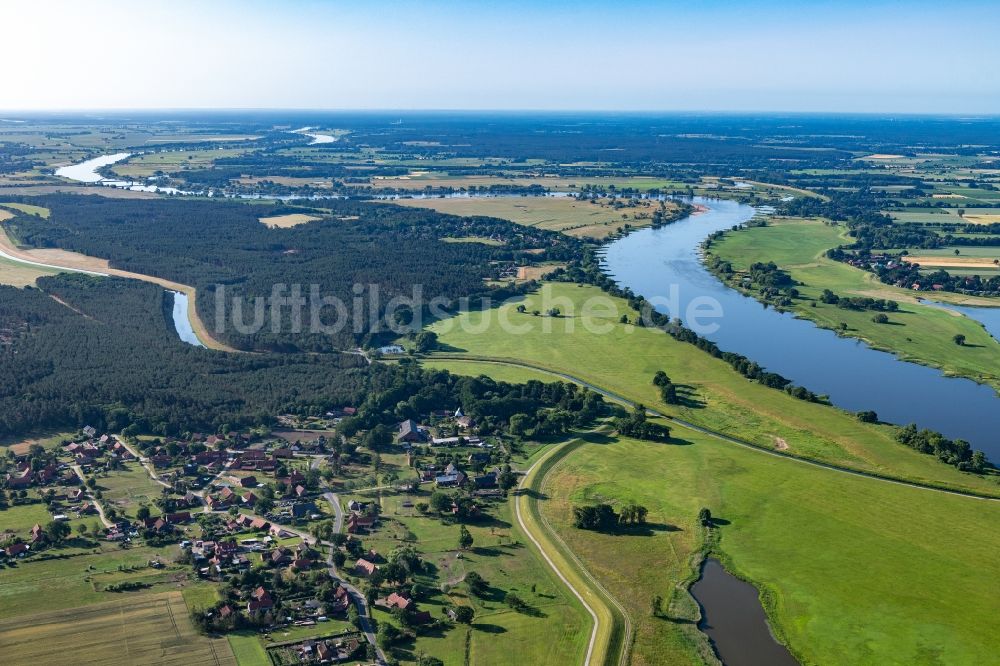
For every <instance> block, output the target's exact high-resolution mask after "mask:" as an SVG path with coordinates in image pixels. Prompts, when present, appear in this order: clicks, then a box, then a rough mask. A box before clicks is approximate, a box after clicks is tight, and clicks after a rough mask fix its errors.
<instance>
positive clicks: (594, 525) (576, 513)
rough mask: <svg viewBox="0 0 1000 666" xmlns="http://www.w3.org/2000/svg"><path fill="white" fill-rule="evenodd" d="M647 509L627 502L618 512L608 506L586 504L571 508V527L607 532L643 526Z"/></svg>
mask: <svg viewBox="0 0 1000 666" xmlns="http://www.w3.org/2000/svg"><path fill="white" fill-rule="evenodd" d="M648 513H649V509H647V508H646V507H644V506H642V505H640V504H636V503H634V502H629V503H628V504H626V505H624V506H623V507H622V509H621V511H620V512H618V511H615V508H614V507H613V506H612V505H610V504H604V503H602V504H588V505H584V506H574V507H573V526H574V527H577V528H579V529H582V530H595V531H598V532H609V531H612V530H615V529H618V528H620V527H623V526H628V525H643V524H645V523H646V516H647V514H648Z"/></svg>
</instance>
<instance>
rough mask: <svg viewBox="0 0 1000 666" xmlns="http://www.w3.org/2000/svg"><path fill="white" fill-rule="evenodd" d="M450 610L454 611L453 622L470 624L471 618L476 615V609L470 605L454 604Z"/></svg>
mask: <svg viewBox="0 0 1000 666" xmlns="http://www.w3.org/2000/svg"><path fill="white" fill-rule="evenodd" d="M452 612H453V613H455V622H461V623H462V624H472V619H473V618H474V617H475V616H476V611H474V610H472V608H471V607H470V606H456V607H455V609H454V610H453V611H452Z"/></svg>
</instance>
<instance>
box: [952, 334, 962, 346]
mask: <svg viewBox="0 0 1000 666" xmlns="http://www.w3.org/2000/svg"><path fill="white" fill-rule="evenodd" d="M952 340H954V341H955V344H956V345H958V346H959V347H962V346H964V345H965V336H964V335H962V334H961V333H956V334H955V337H953V338H952Z"/></svg>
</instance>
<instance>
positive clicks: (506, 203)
mask: <svg viewBox="0 0 1000 666" xmlns="http://www.w3.org/2000/svg"><path fill="white" fill-rule="evenodd" d="M393 203H394V204H398V205H401V206H411V207H414V208H432V209H434V210H436V211H439V212H441V213H450V214H452V215H486V216H489V217H499V218H502V219H505V220H510V221H511V222H514V223H516V224H521V225H524V226H526V227H538V228H540V229H549V230H552V231H561V232H562V233H565V234H567V235H570V236H578V237H587V238H605V237H607V236H609V235H611V234H613V233H615V232H618V231H620V230H621V229H622V228H623V227H625V226H626V225H631V226H632V227H643V226H648V225H649V224H651V223H652V221H653V214H654V213H655V212H656V211H657V210H658V208H659V206H660V202H658V201H653V200H636V201H631V200H628V199H612V198H608V197H602V198H599V199H597V200H596V202H594V203H592V202H590V201H589V200H588V201H580V200H577V199H575V198H572V197H477V198H453V199H442V198H434V199H399V200H397V201H393ZM672 206H673V204H671V203H669V202H668V203H666V204H665V207H666V209H667V210H670V209H671V208H672Z"/></svg>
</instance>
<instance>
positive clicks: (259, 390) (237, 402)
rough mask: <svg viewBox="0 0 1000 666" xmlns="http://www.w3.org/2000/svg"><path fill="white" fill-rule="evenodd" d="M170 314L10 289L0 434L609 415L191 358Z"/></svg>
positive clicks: (339, 365)
mask: <svg viewBox="0 0 1000 666" xmlns="http://www.w3.org/2000/svg"><path fill="white" fill-rule="evenodd" d="M57 299H58V300H57ZM171 302H172V297H171V296H170V294H169V292H165V291H163V290H162V289H161V288H159V287H157V286H155V285H152V284H147V283H144V282H138V281H135V280H125V279H119V278H97V277H89V276H84V275H68V274H61V275H57V276H54V277H46V278H41V279H39V281H38V288H37V289H36V288H28V289H16V288H13V287H7V286H0V376H2V377H4V381H3V382H2V383H0V436H8V435H15V434H22V433H25V432H28V431H31V430H34V429H37V428H46V429H49V428H79V427H82V426H84V425H88V424H89V425H93V426H94V427H97V428H100V429H109V430H113V431H120V430H128V431H132V432H152V433H157V434H176V433H180V432H184V431H188V430H205V431H209V432H215V431H216V430H218V429H220V428H223V427H226V426H229V427H241V426H252V425H268V424H271V423H273V422H274V419H275V416H276V415H277V414H280V413H283V412H294V413H300V414H322V413H323V412H324V411H326V410H329V409H332V408H335V407H343V406H347V405H357V406H359V410H358V415H357V417H355V419H353V421H352V423H351V424H350V425H349V427H351V428H354V429H357V428H362V427H363V428H370V427H372V426H373V425H375V424H384V425H391V424H393V423H395V422H396V421H398V420H401V419H403V418H411V417H417V416H419V415H420V414H425V413H427V412H428V411H430V410H432V409H450V410H453V409H455V408H456V407H457V406H459V405H462V406H463V408H464V409H465V411H466V413H468V414H470V415H472V416H474V417H475V418H476V419H477V420H478V421H479V422H481V423H482V424H483V425H484V426H485V427H486V428H487V429H489V430H494V431H506V430H508V429H509V428H510V427H511V424H512V423H513V424H514V425H516V426H518V427H525V428H530V429H531V430H532V432H533V434H534V435H535V436H538V437H544V436H555V435H558V434H561V433H563V432H565V430H566V429H567V428H568V427H570V426H572V425H578V424H580V423H585V422H587V421H589V420H590V419H591V418H593V417H594V416H595V415H597V413H599V411H600V410H601V409H603V407H602V404H603V403H602V400H601V398H600V396H598V395H597V394H595V393H591V392H589V391H584V390H580V389H578V388H577V387H576V386H571V385H565V384H562V383H552V384H543V383H541V382H530V383H528V384H527V385H511V384H505V383H502V382H494V381H493V380H490V379H487V378H479V379H476V378H469V377H456V376H454V375H450V374H448V373H447V372H443V371H436V372H433V371H424V370H421V369H420V368H418V367H408V366H405V365H403V366H391V365H386V364H381V363H376V364H373V365H367V364H366V363H365V361H364V359H363V358H362V357H360V356H357V355H352V354H302V353H300V354H274V353H255V354H233V353H226V352H217V351H211V350H207V349H203V348H200V347H194V346H192V345H188V344H186V343H183V342H181V341H180V340H179V339H178V338H177V336H176V334H175V333H174V331H173V327H172V324H171V322H170V320H169V307H170V304H171ZM515 415H521V416H520V417H518V418H514V419H513V420H512V417H514V416H515Z"/></svg>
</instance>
